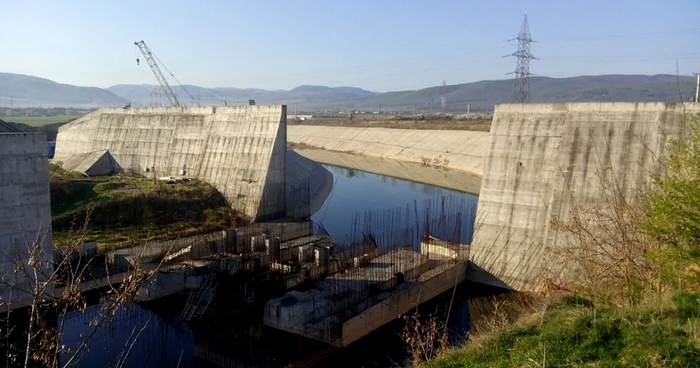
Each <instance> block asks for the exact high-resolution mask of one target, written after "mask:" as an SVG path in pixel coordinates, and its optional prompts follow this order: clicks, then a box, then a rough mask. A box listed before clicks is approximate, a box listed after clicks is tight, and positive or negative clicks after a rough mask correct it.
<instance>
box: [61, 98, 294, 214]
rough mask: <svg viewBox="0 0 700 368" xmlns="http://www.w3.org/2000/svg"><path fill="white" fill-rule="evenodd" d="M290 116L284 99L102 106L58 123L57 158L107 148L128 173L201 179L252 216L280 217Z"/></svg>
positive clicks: (235, 206) (283, 206) (66, 158)
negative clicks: (215, 104) (257, 103)
mask: <svg viewBox="0 0 700 368" xmlns="http://www.w3.org/2000/svg"><path fill="white" fill-rule="evenodd" d="M286 116H287V113H286V106H283V105H282V106H280V105H278V106H226V107H182V108H175V107H168V108H139V109H114V108H112V109H100V110H97V111H95V112H93V113H91V114H88V115H85V116H83V117H82V118H80V119H77V120H75V121H73V122H70V123H68V124H66V125H63V126H62V127H61V128H60V129H59V132H58V137H57V139H56V154H55V157H54V160H55V161H66V160H69V159H70V158H71V157H72V156H74V155H78V154H84V153H88V152H94V151H99V150H109V152H110V153H111V154H112V156H113V157H114V159H115V160H116V162H117V164H118V165H119V166H121V168H123V169H124V170H125V171H133V172H138V173H140V174H144V175H155V176H191V177H195V178H198V179H201V180H204V181H206V182H209V183H211V184H212V185H214V186H215V187H216V188H217V189H218V190H219V191H220V192H221V193H222V194H223V195H224V196H225V197H226V199H227V200H228V201H229V202H230V203H231V205H232V207H234V208H235V209H237V210H239V211H241V212H242V213H244V214H245V215H247V216H249V217H251V218H256V219H266V218H275V217H281V216H284V214H285V150H286V142H287V139H286ZM183 173H184V174H183Z"/></svg>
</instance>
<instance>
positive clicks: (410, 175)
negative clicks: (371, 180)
mask: <svg viewBox="0 0 700 368" xmlns="http://www.w3.org/2000/svg"><path fill="white" fill-rule="evenodd" d="M294 152H298V153H299V154H300V155H302V156H304V157H307V158H309V159H311V160H313V161H315V162H321V163H324V164H328V165H334V166H341V167H345V168H349V169H355V170H361V171H366V172H371V173H373V174H379V175H386V176H390V177H393V178H398V179H404V180H409V181H413V182H418V183H424V184H430V185H435V186H438V187H441V188H448V189H453V190H458V191H461V192H467V193H472V194H479V188H480V187H481V176H480V175H477V174H474V173H470V172H467V171H463V170H455V169H448V168H445V167H437V168H436V167H434V166H428V165H423V164H419V163H416V162H410V161H401V160H392V159H386V158H382V157H375V156H364V155H356V154H353V153H345V152H336V151H326V150H322V149H318V148H299V147H295V148H294ZM287 165H288V166H287V167H289V164H287ZM329 174H330V173H329ZM332 180H333V178H332V174H331V181H332ZM331 186H332V184H331Z"/></svg>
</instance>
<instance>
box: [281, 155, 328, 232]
mask: <svg viewBox="0 0 700 368" xmlns="http://www.w3.org/2000/svg"><path fill="white" fill-rule="evenodd" d="M332 190H333V174H331V172H330V171H328V170H327V169H326V168H325V167H323V166H321V165H320V164H319V163H317V162H314V161H311V160H309V159H308V158H306V157H304V156H302V155H300V154H298V153H296V152H294V151H292V150H287V197H286V198H287V216H288V217H292V218H306V217H308V216H310V215H312V214H314V213H316V212H318V211H319V210H320V209H321V206H323V202H325V201H326V198H328V196H329V195H330V193H331V191H332Z"/></svg>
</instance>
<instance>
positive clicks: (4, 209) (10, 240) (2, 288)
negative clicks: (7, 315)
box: [0, 133, 53, 311]
mask: <svg viewBox="0 0 700 368" xmlns="http://www.w3.org/2000/svg"><path fill="white" fill-rule="evenodd" d="M46 148H47V147H46V134H44V133H0V277H2V282H1V283H0V304H1V305H3V311H5V307H8V306H9V307H10V308H14V307H15V306H16V305H19V304H22V303H24V302H27V301H28V300H27V299H26V298H28V297H29V294H27V293H25V292H23V291H22V290H31V289H32V288H33V287H34V285H35V281H37V280H35V279H34V276H33V275H34V273H33V272H32V271H33V269H32V268H31V267H29V266H28V265H27V262H28V261H29V258H30V253H33V254H34V255H36V256H37V258H38V259H39V261H40V262H38V263H37V266H35V268H34V269H36V271H37V272H38V274H39V277H40V278H41V280H39V281H42V280H45V279H46V277H48V276H49V275H51V273H52V272H53V248H52V243H51V198H50V195H49V164H48V159H47V157H46ZM34 245H40V246H39V247H35V246H34ZM22 265H24V267H25V268H26V271H27V272H26V273H25V272H17V269H18V267H21V266H22ZM10 291H12V293H10ZM6 303H7V304H6ZM10 304H13V305H14V306H12V305H10Z"/></svg>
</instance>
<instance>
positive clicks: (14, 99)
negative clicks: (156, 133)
mask: <svg viewBox="0 0 700 368" xmlns="http://www.w3.org/2000/svg"><path fill="white" fill-rule="evenodd" d="M126 103H127V101H126V100H124V99H123V98H121V97H119V96H117V95H115V94H113V93H112V92H109V91H105V90H104V89H100V88H96V87H79V86H73V85H70V84H61V83H56V82H54V81H51V80H48V79H44V78H39V77H33V76H29V75H23V74H12V73H0V105H6V106H9V105H12V106H14V107H28V106H44V107H47V106H61V107H67V106H71V107H85V108H89V107H102V106H124V104H126Z"/></svg>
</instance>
